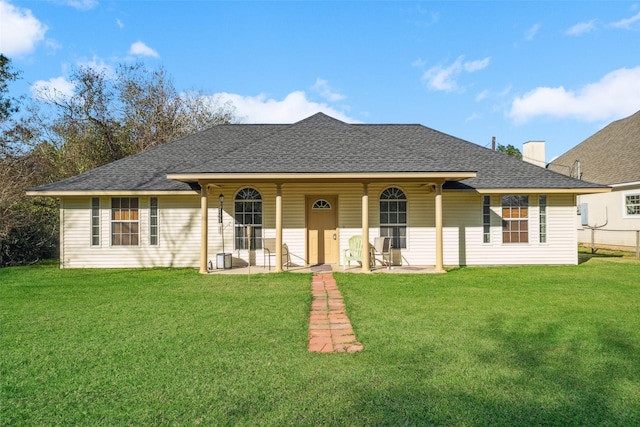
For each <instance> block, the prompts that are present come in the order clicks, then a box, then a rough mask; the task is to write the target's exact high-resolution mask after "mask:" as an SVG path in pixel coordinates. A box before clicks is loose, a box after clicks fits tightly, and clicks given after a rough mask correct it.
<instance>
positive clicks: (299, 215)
mask: <svg viewBox="0 0 640 427" xmlns="http://www.w3.org/2000/svg"><path fill="white" fill-rule="evenodd" d="M392 186H396V187H399V188H400V189H402V190H403V191H404V193H405V194H406V196H407V247H406V248H404V249H401V250H399V251H396V252H397V254H396V259H397V261H398V262H400V263H402V264H403V265H434V264H435V247H436V243H435V192H433V191H432V190H431V188H430V187H429V186H426V185H422V184H402V185H393V184H392ZM243 187H246V185H224V186H223V187H221V188H220V187H215V189H214V190H212V191H211V192H210V194H209V213H208V214H209V229H208V243H209V245H208V259H210V260H211V261H212V262H213V264H214V267H215V264H216V254H217V253H221V252H223V242H224V252H226V253H231V254H232V259H233V265H234V266H241V265H246V263H247V261H249V260H250V261H251V264H252V265H264V264H266V262H265V257H264V253H263V251H262V250H261V249H258V250H254V251H252V252H251V254H249V253H248V251H247V250H237V249H235V248H234V219H233V209H234V198H235V195H236V193H237V192H238V191H239V190H240V189H241V188H243ZM251 187H253V188H255V189H257V190H258V191H259V192H260V193H261V195H262V200H263V237H275V233H276V230H275V195H276V186H275V185H274V184H266V185H255V186H251ZM387 187H388V185H382V184H375V185H374V184H371V185H369V226H370V227H369V240H370V242H373V240H374V238H375V237H377V236H378V235H379V232H380V229H379V227H378V223H379V197H380V194H381V192H382V191H383V190H384V189H385V188H387ZM218 194H223V195H224V216H223V224H222V226H220V224H218V208H219V201H218ZM310 195H316V196H332V195H335V196H337V200H338V206H337V209H338V224H337V226H338V233H337V234H338V239H339V251H340V258H342V256H341V255H342V252H343V250H344V249H346V248H348V241H349V238H350V237H351V236H353V235H358V234H361V230H362V229H361V222H362V221H361V215H362V185H360V184H331V185H302V184H285V185H283V186H282V209H283V242H284V243H285V244H287V246H288V248H289V251H290V254H291V261H292V263H293V264H296V265H306V264H307V259H306V257H307V253H306V252H307V251H306V220H305V197H306V196H310ZM529 196H530V197H529V205H530V208H529V243H526V244H503V243H502V225H501V224H502V220H501V217H500V214H501V197H500V195H491V210H492V212H493V214H492V219H491V242H490V243H483V224H482V195H481V194H478V193H475V192H448V191H445V192H444V194H443V199H442V200H443V226H444V230H443V234H444V264H445V265H448V266H457V265H470V266H471V265H499V264H512V265H517V264H576V263H577V251H576V240H577V230H576V227H575V212H576V207H575V202H574V196H573V195H555V194H550V195H547V206H548V207H547V217H548V224H547V230H548V231H547V235H548V238H547V243H540V242H539V233H538V229H539V221H538V218H539V208H538V205H537V203H538V197H537V196H538V195H537V194H530V195H529ZM139 204H140V207H139V216H140V219H139V221H140V222H139V224H140V244H139V246H111V242H110V239H111V219H110V215H111V210H110V207H111V197H109V196H101V197H100V207H101V211H100V246H98V247H92V246H91V197H64V198H63V199H62V200H61V267H63V268H84V267H107V268H113V267H157V266H166V267H193V268H197V267H198V266H199V258H200V224H201V219H200V215H201V213H200V196H199V195H198V194H197V193H195V192H194V193H192V194H188V195H174V196H162V195H161V196H158V208H159V244H158V246H150V245H149V209H148V208H149V196H139ZM223 236H224V240H223V238H222V237H223Z"/></svg>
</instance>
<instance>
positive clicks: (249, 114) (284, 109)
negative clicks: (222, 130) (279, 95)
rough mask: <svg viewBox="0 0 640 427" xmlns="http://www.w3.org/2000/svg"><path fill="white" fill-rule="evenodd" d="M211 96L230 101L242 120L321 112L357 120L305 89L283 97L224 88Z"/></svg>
mask: <svg viewBox="0 0 640 427" xmlns="http://www.w3.org/2000/svg"><path fill="white" fill-rule="evenodd" d="M212 97H213V99H214V103H216V104H224V103H227V102H230V103H231V104H232V105H233V106H234V107H235V112H236V115H237V116H238V118H239V119H240V120H241V121H242V122H243V123H295V122H297V121H299V120H302V119H304V118H306V117H309V116H311V115H313V114H315V113H318V112H323V113H325V114H327V115H329V116H331V117H334V118H336V119H338V120H342V121H344V122H347V123H357V121H356V120H354V119H352V118H351V117H349V116H347V115H345V114H343V113H341V112H340V111H338V110H336V109H334V108H332V107H330V106H328V105H326V104H324V103H317V102H312V101H309V100H308V99H307V97H306V95H305V93H304V92H303V91H295V92H291V93H290V94H289V95H287V96H286V97H285V98H284V99H283V100H281V101H278V100H275V99H272V98H268V97H267V96H266V95H264V94H260V95H257V96H243V95H238V94H234V93H226V92H222V93H217V94H215V95H212Z"/></svg>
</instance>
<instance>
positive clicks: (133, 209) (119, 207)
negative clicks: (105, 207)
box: [111, 197, 140, 246]
mask: <svg viewBox="0 0 640 427" xmlns="http://www.w3.org/2000/svg"><path fill="white" fill-rule="evenodd" d="M139 229H140V223H139V216H138V198H137V197H114V198H112V199H111V245H112V246H138V243H139V240H140V239H139Z"/></svg>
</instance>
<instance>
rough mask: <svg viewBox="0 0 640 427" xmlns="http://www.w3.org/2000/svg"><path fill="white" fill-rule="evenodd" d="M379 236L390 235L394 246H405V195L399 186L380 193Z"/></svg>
mask: <svg viewBox="0 0 640 427" xmlns="http://www.w3.org/2000/svg"><path fill="white" fill-rule="evenodd" d="M380 237H391V244H392V245H393V247H394V248H406V247H407V196H405V194H404V192H403V191H402V190H400V189H399V188H396V187H389V188H387V189H385V190H384V191H383V192H382V194H380Z"/></svg>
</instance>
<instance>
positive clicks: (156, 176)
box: [32, 113, 601, 192]
mask: <svg viewBox="0 0 640 427" xmlns="http://www.w3.org/2000/svg"><path fill="white" fill-rule="evenodd" d="M378 172H380V173H382V172H394V173H402V172H477V177H475V178H472V179H466V180H464V181H461V182H459V183H457V182H449V183H447V184H446V187H447V188H477V189H499V188H549V189H558V188H585V189H586V188H598V187H601V186H599V185H593V184H590V183H588V182H585V181H578V180H575V179H572V178H569V177H567V176H564V175H561V174H558V173H555V172H551V171H549V170H546V169H543V168H540V167H538V166H535V165H532V164H530V163H526V162H523V161H521V160H517V159H515V158H512V157H509V156H507V155H505V154H503V153H499V152H495V151H491V150H489V149H487V148H483V147H480V146H479V145H476V144H473V143H471V142H468V141H464V140H461V139H459V138H455V137H453V136H450V135H447V134H444V133H441V132H438V131H436V130H433V129H430V128H427V127H425V126H422V125H417V124H416V125H368V124H347V123H344V122H341V121H339V120H336V119H333V118H331V117H329V116H326V115H324V114H322V113H318V114H315V115H313V116H311V117H309V118H307V119H304V120H302V121H300V122H297V123H294V124H290V125H245V124H229V125H219V126H215V127H212V128H210V129H207V130H205V131H202V132H199V133H196V134H193V135H190V136H187V137H184V138H181V139H178V140H176V141H173V142H170V143H167V144H163V145H160V146H157V147H155V148H153V149H150V150H148V151H145V152H142V153H139V154H136V155H133V156H130V157H127V158H124V159H121V160H118V161H116V162H113V163H110V164H108V165H105V166H102V167H100V168H97V169H94V170H91V171H88V172H86V173H84V174H81V175H78V176H75V177H72V178H69V179H66V180H64V181H59V182H55V183H51V184H47V185H43V186H40V187H37V188H35V189H32V191H49V192H54V191H61V192H65V191H143V190H150V191H151V190H158V191H161V190H188V189H189V186H188V185H187V184H185V183H182V182H177V181H172V180H168V179H167V178H166V175H167V174H189V173H216V174H224V173H244V174H246V173H255V174H260V173H288V174H291V173H378Z"/></svg>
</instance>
